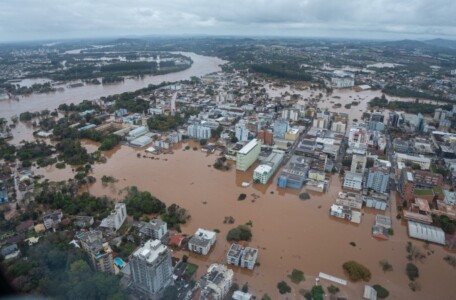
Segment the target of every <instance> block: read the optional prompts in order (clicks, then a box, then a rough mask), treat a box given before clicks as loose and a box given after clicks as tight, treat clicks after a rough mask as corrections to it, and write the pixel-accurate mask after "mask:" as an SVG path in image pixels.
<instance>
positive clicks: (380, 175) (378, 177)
mask: <svg viewBox="0 0 456 300" xmlns="http://www.w3.org/2000/svg"><path fill="white" fill-rule="evenodd" d="M389 178H390V176H389V171H388V169H387V168H379V167H372V168H370V169H369V176H368V177H367V188H369V189H373V190H374V191H376V192H377V193H386V191H387V189H388V182H389Z"/></svg>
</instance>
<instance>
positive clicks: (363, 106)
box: [264, 84, 444, 124]
mask: <svg viewBox="0 0 456 300" xmlns="http://www.w3.org/2000/svg"><path fill="white" fill-rule="evenodd" d="M264 87H265V88H266V90H267V93H268V94H269V96H270V97H280V96H282V95H284V94H285V93H288V94H290V95H293V94H298V95H301V96H302V97H303V99H305V100H306V99H316V98H318V95H319V94H320V93H321V94H322V95H323V97H322V98H321V99H319V100H318V107H319V108H320V109H322V110H325V109H328V110H329V111H331V112H339V113H347V114H349V124H351V123H352V122H353V120H354V119H358V120H361V117H362V115H363V112H365V111H368V108H369V101H370V100H372V99H373V98H375V97H381V96H382V91H381V90H365V91H359V92H358V91H355V90H353V89H334V91H333V92H332V93H331V94H329V95H328V94H326V92H325V91H322V90H310V89H304V90H301V89H295V88H292V87H290V86H285V87H274V88H271V87H270V86H269V84H266V85H264ZM386 99H388V101H404V102H415V100H416V98H410V97H408V98H407V97H396V96H386ZM419 101H420V103H430V104H444V103H439V102H437V101H434V100H428V99H420V100H419ZM352 102H358V105H352V106H351V107H350V108H345V105H346V104H351V103H352ZM338 103H340V104H341V105H342V106H341V107H339V108H335V107H334V105H335V104H338ZM388 112H389V110H387V109H383V113H384V114H385V116H387V115H388Z"/></svg>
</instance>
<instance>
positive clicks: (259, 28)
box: [0, 0, 456, 41]
mask: <svg viewBox="0 0 456 300" xmlns="http://www.w3.org/2000/svg"><path fill="white" fill-rule="evenodd" d="M455 14H456V1H454V0H324V1H322V0H303V1H293V0H269V1H265V0H251V1H248V0H245V1H240V0H231V1H223V2H222V1H213V0H162V1H157V0H129V1H125V0H110V1H107V0H104V1H92V0H40V1H37V0H0V40H2V41H8V40H29V39H52V38H73V37H102V36H124V35H148V34H222V35H281V36H329V37H354V38H386V39H397V38H429V37H438V36H440V37H447V38H455V37H456V18H455V17H454V15H455Z"/></svg>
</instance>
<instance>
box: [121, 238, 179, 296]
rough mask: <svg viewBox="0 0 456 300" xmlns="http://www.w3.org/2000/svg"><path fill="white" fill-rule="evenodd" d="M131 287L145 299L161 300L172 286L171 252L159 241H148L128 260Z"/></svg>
mask: <svg viewBox="0 0 456 300" xmlns="http://www.w3.org/2000/svg"><path fill="white" fill-rule="evenodd" d="M129 265H130V270H131V278H132V287H133V288H134V289H135V290H136V291H137V292H140V293H141V294H144V295H146V297H147V298H149V299H153V300H158V299H161V297H162V295H163V292H164V290H165V289H166V287H168V286H170V285H172V284H173V266H172V262H171V251H170V250H169V249H168V247H166V246H165V245H163V244H162V243H161V242H160V241H159V240H149V241H147V242H146V243H145V244H144V246H142V247H140V248H138V249H137V250H136V251H135V252H134V253H133V254H132V255H131V258H130V264H129Z"/></svg>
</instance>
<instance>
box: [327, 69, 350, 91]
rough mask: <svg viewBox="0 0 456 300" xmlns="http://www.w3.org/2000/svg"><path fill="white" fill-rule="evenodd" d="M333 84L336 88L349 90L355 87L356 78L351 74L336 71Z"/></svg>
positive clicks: (332, 80) (332, 79)
mask: <svg viewBox="0 0 456 300" xmlns="http://www.w3.org/2000/svg"><path fill="white" fill-rule="evenodd" d="M331 83H332V85H333V86H334V87H336V88H349V87H353V86H354V85H355V77H354V75H353V74H351V73H348V72H344V71H339V70H336V71H334V73H333V76H332V78H331Z"/></svg>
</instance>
